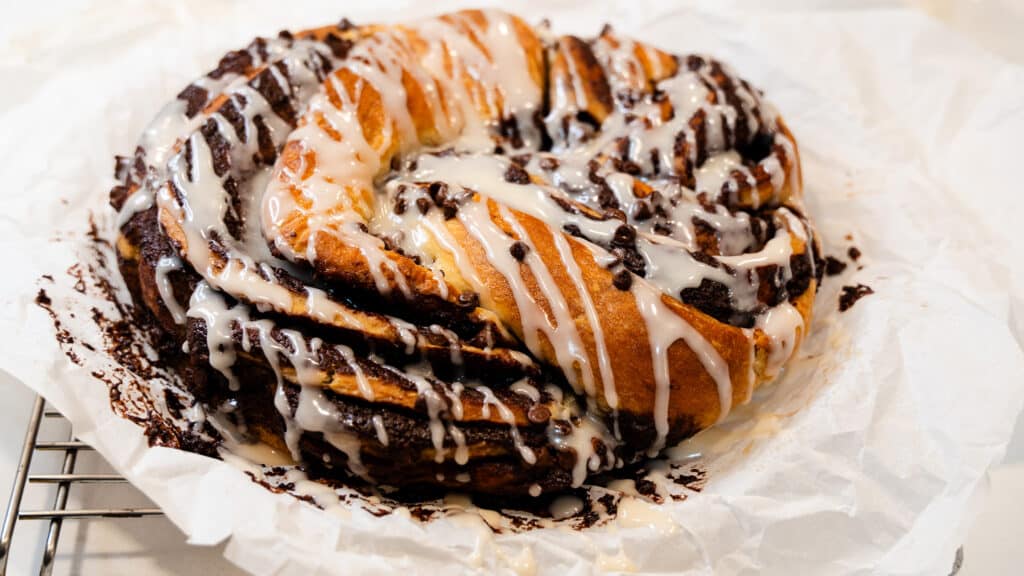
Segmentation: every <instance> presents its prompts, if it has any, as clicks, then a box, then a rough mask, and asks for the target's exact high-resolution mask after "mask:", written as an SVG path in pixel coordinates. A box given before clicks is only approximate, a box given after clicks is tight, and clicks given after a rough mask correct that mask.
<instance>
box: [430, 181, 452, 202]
mask: <svg viewBox="0 0 1024 576" xmlns="http://www.w3.org/2000/svg"><path fill="white" fill-rule="evenodd" d="M427 194H430V199H431V200H433V201H434V202H435V203H437V204H440V203H441V202H443V201H444V198H445V197H446V196H447V195H448V185H447V184H445V183H444V182H431V183H430V185H429V186H427ZM439 198H440V200H439Z"/></svg>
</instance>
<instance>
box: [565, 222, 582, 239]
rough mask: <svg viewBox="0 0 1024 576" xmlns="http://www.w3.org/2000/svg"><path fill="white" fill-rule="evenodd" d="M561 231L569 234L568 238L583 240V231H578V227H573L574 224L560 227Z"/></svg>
mask: <svg viewBox="0 0 1024 576" xmlns="http://www.w3.org/2000/svg"><path fill="white" fill-rule="evenodd" d="M562 230H565V232H566V233H567V234H569V235H570V236H575V237H577V238H583V231H582V230H580V227H579V226H577V225H575V224H564V225H563V226H562Z"/></svg>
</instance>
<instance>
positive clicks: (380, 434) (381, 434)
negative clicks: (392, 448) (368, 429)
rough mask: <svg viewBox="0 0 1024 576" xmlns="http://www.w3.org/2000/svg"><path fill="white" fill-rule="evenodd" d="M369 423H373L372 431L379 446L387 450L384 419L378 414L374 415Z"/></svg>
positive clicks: (386, 433) (386, 432)
mask: <svg viewBox="0 0 1024 576" xmlns="http://www.w3.org/2000/svg"><path fill="white" fill-rule="evenodd" d="M371 421H372V422H373V430H374V432H376V433H377V441H378V442H380V445H381V446H384V447H385V448H387V445H388V431H387V429H386V428H384V418H383V417H382V416H381V415H380V414H374V415H373V418H371Z"/></svg>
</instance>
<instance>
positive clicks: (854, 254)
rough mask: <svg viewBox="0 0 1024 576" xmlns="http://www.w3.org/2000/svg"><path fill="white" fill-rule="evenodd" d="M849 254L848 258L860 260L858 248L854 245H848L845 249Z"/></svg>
mask: <svg viewBox="0 0 1024 576" xmlns="http://www.w3.org/2000/svg"><path fill="white" fill-rule="evenodd" d="M846 253H847V254H849V255H850V260H853V261H854V262H856V261H857V260H860V250H859V249H858V248H857V247H856V246H850V249H849V250H847V251H846Z"/></svg>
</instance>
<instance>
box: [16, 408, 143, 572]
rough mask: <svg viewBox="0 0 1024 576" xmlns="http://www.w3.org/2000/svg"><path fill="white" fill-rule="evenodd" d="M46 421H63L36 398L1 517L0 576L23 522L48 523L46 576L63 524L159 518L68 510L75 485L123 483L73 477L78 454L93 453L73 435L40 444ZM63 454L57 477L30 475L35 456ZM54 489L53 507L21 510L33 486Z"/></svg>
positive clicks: (128, 511)
mask: <svg viewBox="0 0 1024 576" xmlns="http://www.w3.org/2000/svg"><path fill="white" fill-rule="evenodd" d="M46 419H60V420H63V419H64V417H63V416H62V415H61V414H60V412H57V411H56V410H52V409H49V408H48V407H47V404H46V400H44V399H43V397H42V396H37V397H36V400H35V404H34V405H33V407H32V414H31V416H30V417H29V421H28V429H27V430H26V431H25V442H24V444H23V445H22V450H21V458H20V459H19V461H18V469H17V472H15V476H14V486H13V488H12V489H11V499H10V501H9V502H8V503H7V511H6V512H5V514H4V521H3V524H2V525H0V576H6V574H7V561H8V560H9V556H10V551H11V542H12V540H13V538H14V531H15V528H16V527H17V525H18V522H19V521H22V520H44V521H49V523H50V527H49V530H47V533H46V547H45V548H44V550H43V558H42V562H41V563H40V565H39V574H40V575H47V576H48V575H49V574H51V573H52V572H53V561H54V559H55V558H56V555H57V544H58V542H59V541H60V533H61V527H62V526H63V523H64V521H65V520H79V519H86V518H139V517H143V516H158V515H161V514H162V512H161V511H160V509H159V508H97V509H71V510H69V509H68V508H67V503H68V494H69V492H70V491H71V487H72V486H74V485H76V484H98V485H114V484H123V483H125V482H126V480H125V479H124V478H122V477H121V476H118V475H116V474H78V473H75V463H76V461H77V459H78V453H79V452H82V451H87V450H92V448H91V447H90V446H89V445H88V444H85V443H83V442H81V441H79V440H76V439H75V438H74V436H73V435H69V436H68V439H67V440H59V441H41V440H39V439H38V438H39V429H40V428H41V426H42V423H43V421H44V420H46ZM46 451H53V452H63V453H64V459H63V463H62V465H61V468H60V472H59V473H57V474H43V473H35V474H33V473H32V470H31V467H32V460H33V457H34V456H35V455H36V454H37V453H38V452H46ZM54 484H55V485H56V486H57V493H56V496H55V497H54V499H53V506H51V507H50V508H46V509H42V510H23V509H22V508H21V501H22V496H24V495H25V491H26V489H27V488H28V487H29V486H32V485H54Z"/></svg>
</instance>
